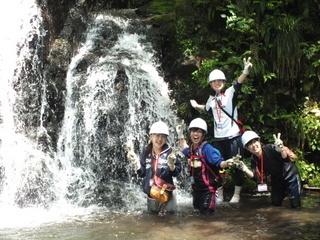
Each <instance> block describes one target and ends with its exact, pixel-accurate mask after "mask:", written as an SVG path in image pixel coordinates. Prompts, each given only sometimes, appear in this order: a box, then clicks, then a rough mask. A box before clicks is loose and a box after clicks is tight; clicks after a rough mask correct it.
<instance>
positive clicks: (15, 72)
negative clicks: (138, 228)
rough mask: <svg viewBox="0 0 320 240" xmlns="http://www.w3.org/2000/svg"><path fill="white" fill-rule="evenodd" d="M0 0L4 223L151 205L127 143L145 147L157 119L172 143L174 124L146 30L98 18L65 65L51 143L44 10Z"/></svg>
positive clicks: (1, 201)
mask: <svg viewBox="0 0 320 240" xmlns="http://www.w3.org/2000/svg"><path fill="white" fill-rule="evenodd" d="M1 5H4V6H1V14H0V17H1V19H0V20H1V21H0V23H1V29H2V34H1V37H0V43H1V45H2V46H3V51H1V53H0V77H1V81H0V84H1V86H0V91H1V96H0V211H1V213H2V216H10V218H8V217H6V219H3V218H0V227H3V226H11V225H19V224H20V225H25V224H26V222H27V221H29V222H30V224H37V223H39V222H42V221H57V219H59V220H61V216H65V215H73V214H85V213H86V212H88V211H89V212H90V211H91V210H90V207H95V206H98V207H105V208H107V209H116V210H125V211H136V210H137V209H138V210H139V209H142V208H144V207H145V206H144V204H142V203H143V202H144V195H143V193H142V191H141V189H140V187H139V180H137V178H136V176H135V174H134V173H133V170H132V168H131V166H130V164H129V163H128V161H127V159H126V157H125V152H124V149H123V145H124V144H126V143H131V144H133V145H134V147H135V150H136V152H137V154H139V153H140V152H141V151H142V149H143V147H144V146H145V145H146V143H147V141H148V129H149V127H150V125H151V124H152V123H153V122H155V121H157V120H163V121H166V122H167V123H168V125H169V126H170V127H171V129H172V130H171V131H172V134H171V136H170V138H169V141H170V143H172V144H173V143H174V138H173V135H174V132H173V129H174V128H173V126H175V124H176V122H177V117H176V114H175V112H174V110H172V106H171V105H172V101H171V100H170V97H169V89H168V85H167V84H166V83H165V82H164V80H163V78H162V77H161V75H160V73H159V71H158V70H159V69H160V66H159V63H158V60H157V58H156V53H155V51H154V50H153V47H152V44H151V42H150V41H149V40H148V37H147V35H146V34H145V32H146V31H148V29H147V28H146V27H145V26H141V24H140V23H139V22H137V21H136V20H134V19H131V18H126V17H119V16H114V15H113V14H110V13H105V14H98V15H95V16H93V17H92V22H91V23H90V24H89V25H88V30H87V32H86V38H85V41H84V42H83V43H81V45H80V47H79V49H78V51H77V52H76V53H75V54H74V56H73V58H72V60H71V63H70V66H69V69H68V72H67V78H66V94H65V113H64V119H63V122H62V123H61V126H62V127H61V129H56V130H57V131H59V138H58V140H57V150H53V149H54V148H51V147H50V146H49V144H48V146H44V143H50V141H42V139H43V138H47V139H49V137H48V136H47V133H46V131H47V130H46V127H45V125H44V119H43V116H44V112H45V110H46V109H48V108H49V106H48V103H47V101H46V87H47V83H46V79H44V77H43V72H42V71H43V63H42V61H41V54H42V52H41V51H42V48H43V46H42V45H43V37H44V36H45V33H46V32H45V30H44V29H43V28H42V19H41V17H40V11H39V9H38V8H37V6H36V4H35V1H34V0H27V1H26V0H24V1H18V0H16V1H10V3H9V2H6V3H5V4H4V3H3V4H1ZM6 13H9V15H8V14H6ZM41 209H42V210H41ZM31 213H32V214H31ZM21 215H22V216H25V217H30V215H32V217H33V220H30V219H28V220H25V218H21V217H20V216H21ZM18 216H19V217H18ZM19 220H20V221H19Z"/></svg>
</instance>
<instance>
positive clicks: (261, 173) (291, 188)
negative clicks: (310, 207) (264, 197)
mask: <svg viewBox="0 0 320 240" xmlns="http://www.w3.org/2000/svg"><path fill="white" fill-rule="evenodd" d="M280 136H281V134H280V133H278V135H277V136H276V135H273V137H274V144H266V145H264V144H262V143H261V141H260V137H259V135H258V134H257V133H256V132H254V131H245V132H244V133H243V135H242V137H241V141H242V144H243V146H244V147H245V148H246V149H247V150H248V151H249V152H250V153H251V154H252V160H251V169H252V170H250V169H248V168H247V166H246V165H245V164H244V163H243V162H241V164H240V169H242V170H243V171H244V172H245V173H246V174H247V175H248V176H249V177H251V178H254V179H255V180H256V181H257V183H258V184H257V190H258V191H259V192H264V191H268V186H269V185H271V203H272V205H275V206H281V205H282V202H283V199H284V198H285V196H286V194H287V193H288V194H289V200H290V205H291V207H292V208H299V207H300V206H301V200H300V196H301V180H300V176H299V172H298V170H297V167H296V166H295V164H294V162H293V160H294V159H295V158H296V155H295V154H294V153H293V152H292V151H291V150H290V149H289V148H288V147H286V146H284V145H283V141H282V140H281V139H280ZM267 176H271V182H270V184H269V183H268V180H269V178H267Z"/></svg>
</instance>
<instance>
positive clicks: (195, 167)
mask: <svg viewBox="0 0 320 240" xmlns="http://www.w3.org/2000/svg"><path fill="white" fill-rule="evenodd" d="M205 144H207V142H203V143H202V144H201V145H200V146H199V147H198V148H196V149H195V150H193V149H192V148H190V157H189V159H188V165H189V171H190V175H191V176H192V177H193V178H194V183H193V184H192V187H193V189H195V190H201V189H204V188H207V189H209V191H210V192H215V191H216V189H217V188H218V186H219V183H220V182H221V176H220V175H219V173H218V172H215V171H214V170H213V169H212V168H211V167H210V166H209V165H208V163H207V161H206V156H205V155H203V154H202V149H203V147H204V145H205ZM199 162H200V166H199Z"/></svg>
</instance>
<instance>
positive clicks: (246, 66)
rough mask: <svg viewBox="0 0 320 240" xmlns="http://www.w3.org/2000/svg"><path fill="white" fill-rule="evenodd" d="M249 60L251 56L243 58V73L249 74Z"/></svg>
mask: <svg viewBox="0 0 320 240" xmlns="http://www.w3.org/2000/svg"><path fill="white" fill-rule="evenodd" d="M250 61H251V57H248V58H247V59H246V58H243V71H242V73H243V74H246V75H249V73H250V70H251V68H252V66H253V65H252V63H251V62H250Z"/></svg>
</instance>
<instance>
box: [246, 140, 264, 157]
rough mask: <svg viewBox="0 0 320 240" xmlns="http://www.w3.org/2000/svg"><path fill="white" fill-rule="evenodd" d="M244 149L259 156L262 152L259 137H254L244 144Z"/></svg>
mask: <svg viewBox="0 0 320 240" xmlns="http://www.w3.org/2000/svg"><path fill="white" fill-rule="evenodd" d="M246 149H248V151H249V152H250V153H252V154H254V155H256V156H257V157H259V156H261V154H262V148H261V143H260V141H259V139H257V138H255V139H252V140H251V141H250V142H248V143H247V144H246Z"/></svg>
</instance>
